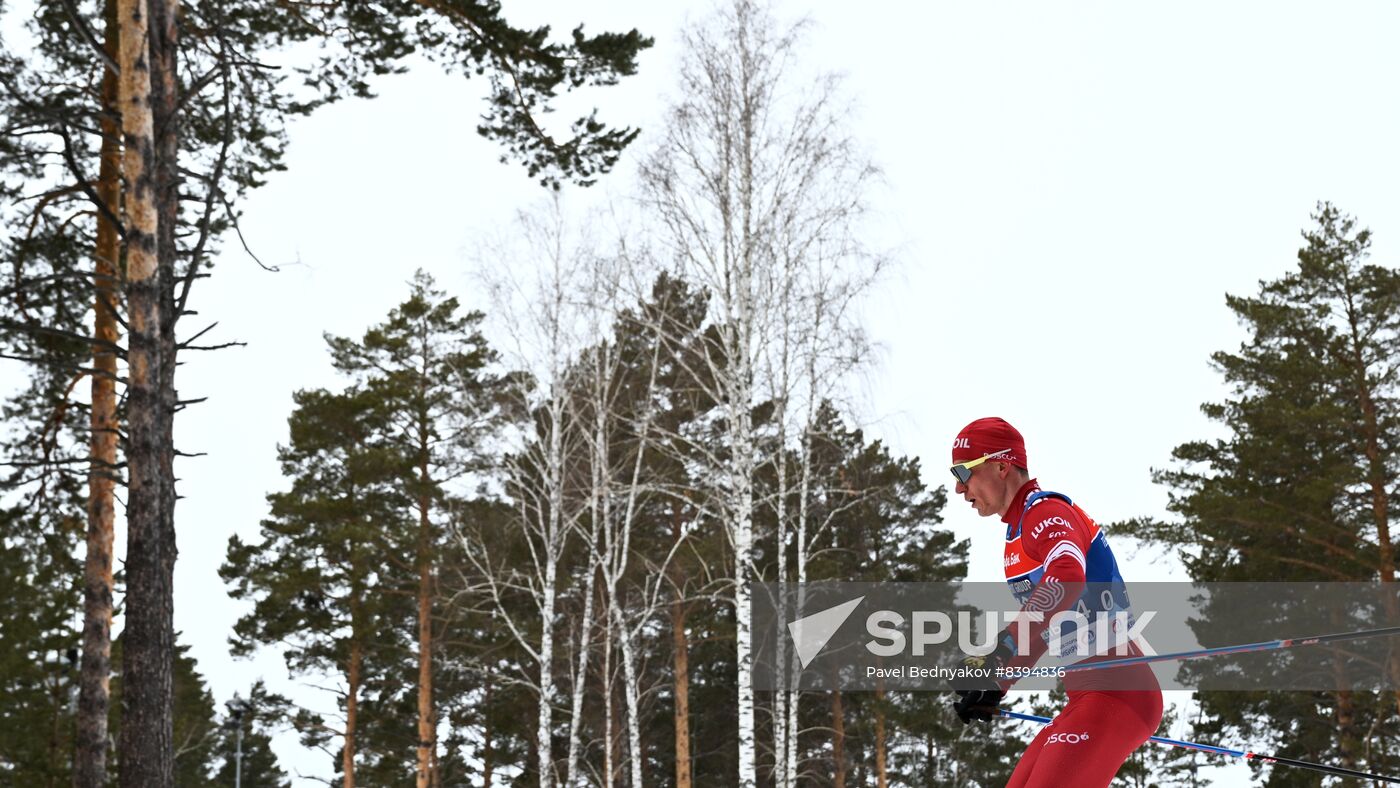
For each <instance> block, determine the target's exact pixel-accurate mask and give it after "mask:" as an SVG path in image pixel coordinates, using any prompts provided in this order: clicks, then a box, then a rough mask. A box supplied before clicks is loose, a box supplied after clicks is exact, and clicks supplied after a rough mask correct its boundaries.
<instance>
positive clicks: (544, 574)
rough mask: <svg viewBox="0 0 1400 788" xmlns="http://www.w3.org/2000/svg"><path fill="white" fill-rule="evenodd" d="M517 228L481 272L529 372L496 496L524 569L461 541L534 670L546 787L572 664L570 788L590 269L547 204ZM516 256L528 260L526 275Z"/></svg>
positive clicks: (587, 624) (587, 626) (578, 674)
mask: <svg viewBox="0 0 1400 788" xmlns="http://www.w3.org/2000/svg"><path fill="white" fill-rule="evenodd" d="M517 229H518V235H517V237H518V238H519V239H520V240H521V241H522V242H523V246H524V247H525V248H524V249H523V250H522V249H521V248H519V247H512V246H511V245H505V244H503V245H500V246H498V248H496V249H493V250H492V257H493V258H494V261H495V265H494V266H491V267H489V268H488V270H485V271H483V277H484V279H485V280H486V284H487V287H488V291H489V293H490V295H491V301H492V303H493V304H494V306H495V317H496V320H497V323H498V324H499V326H500V328H501V330H502V333H503V334H505V335H507V336H508V340H506V341H504V342H503V343H502V345H503V347H504V349H505V353H506V357H507V363H508V365H510V366H512V367H514V368H518V369H521V370H525V371H527V372H528V374H529V378H530V381H529V385H525V386H522V387H521V388H520V389H519V392H518V394H519V396H520V397H521V399H522V402H521V404H520V407H521V411H522V412H523V413H524V414H526V416H527V418H526V420H525V422H524V428H523V434H522V435H520V440H519V444H518V446H517V447H516V450H515V451H514V452H513V453H512V454H511V455H510V456H509V457H508V459H507V463H506V468H505V469H504V474H505V477H506V478H505V485H506V495H507V497H508V498H509V499H510V500H511V503H512V504H513V507H514V510H515V516H516V523H515V525H516V526H517V527H518V529H519V535H520V537H521V538H522V539H523V541H524V542H525V547H526V552H527V554H528V561H527V562H525V565H524V566H523V567H522V566H520V565H517V564H516V563H515V562H512V561H511V560H510V556H509V554H507V553H506V552H505V551H504V550H503V549H502V546H501V545H495V544H491V543H489V542H487V541H485V540H482V539H480V538H479V536H478V535H476V534H475V533H473V532H472V531H471V529H469V528H468V529H464V530H463V531H462V532H461V533H460V535H459V536H460V538H461V539H462V540H463V541H464V543H465V544H464V552H465V554H466V556H467V557H468V560H469V561H471V562H472V564H473V570H474V572H475V578H473V580H474V582H475V583H477V584H479V585H480V587H481V590H482V593H483V594H484V595H485V596H486V598H487V603H486V604H487V605H488V606H489V607H490V608H491V609H492V610H493V612H494V613H495V615H496V616H498V618H499V619H500V621H501V622H502V623H503V625H504V627H505V629H506V631H508V632H509V633H510V634H511V637H512V639H513V640H515V641H516V642H517V643H518V645H519V646H520V647H521V648H522V649H523V650H524V651H525V653H527V654H528V655H529V657H530V659H531V661H532V662H533V663H534V665H535V667H536V671H535V673H534V675H524V676H521V677H519V678H518V679H517V680H519V681H522V682H524V683H526V684H527V685H529V686H530V687H531V689H532V691H533V692H534V693H535V694H536V697H537V701H538V703H537V707H536V710H535V713H536V730H535V737H536V751H537V757H538V759H539V784H540V786H541V788H553V786H555V785H557V784H560V781H561V775H560V774H559V770H558V764H557V763H556V756H555V754H554V750H553V735H554V729H555V705H556V702H557V700H558V699H557V697H556V696H557V694H558V686H559V683H558V681H557V678H556V674H555V671H556V670H557V669H558V665H557V663H558V662H559V660H560V658H561V655H563V654H565V653H573V654H574V656H575V658H576V666H571V667H570V672H571V677H572V681H571V693H570V698H569V711H570V716H569V723H568V726H569V727H568V731H569V733H568V751H567V754H566V756H565V761H564V770H563V774H562V784H564V785H566V786H567V785H572V784H574V782H575V780H576V778H577V775H578V773H579V767H578V761H579V757H580V749H581V747H580V741H579V735H580V724H581V721H582V718H583V700H584V686H585V683H586V676H587V675H588V663H589V659H590V656H591V654H592V650H593V648H592V643H591V639H592V635H593V630H594V616H595V614H594V611H593V604H594V588H595V581H596V577H597V563H596V562H597V560H598V555H597V553H594V552H591V551H590V553H589V555H588V556H587V557H586V558H585V559H584V563H585V565H584V568H583V569H582V571H581V572H580V575H581V577H579V578H577V580H578V582H580V583H581V586H582V590H580V591H578V593H577V594H575V596H577V598H578V599H579V600H580V601H581V603H582V605H583V609H582V613H581V615H580V617H579V619H578V620H576V621H575V622H573V623H574V626H573V627H571V631H572V632H573V633H575V636H576V638H577V639H576V640H575V641H573V642H570V643H557V642H556V640H557V638H559V637H560V636H561V635H562V634H563V631H562V630H561V628H560V622H559V621H558V617H559V611H558V604H559V602H560V594H561V590H562V589H561V584H568V581H569V578H568V577H561V576H560V575H561V572H563V571H567V569H566V567H565V561H566V558H567V554H568V553H569V552H570V551H571V550H573V551H574V552H578V551H577V550H576V549H575V548H576V543H577V541H578V540H577V538H576V532H577V529H578V528H579V526H580V523H581V522H583V521H585V520H588V519H589V518H588V516H587V515H588V510H589V507H591V506H596V505H597V503H598V502H597V500H596V499H595V498H593V497H592V496H588V495H584V496H580V495H578V494H577V489H576V488H577V487H578V485H579V484H580V482H579V479H578V477H579V476H580V475H585V474H588V473H589V472H590V471H589V470H588V459H587V451H588V446H587V444H588V426H587V425H583V424H580V423H579V422H578V420H577V419H576V418H575V416H576V413H575V412H574V409H573V408H572V407H571V404H570V397H571V396H572V395H573V393H574V392H573V387H574V385H575V384H574V382H573V381H571V376H572V375H575V374H576V373H577V369H576V368H575V366H574V362H575V360H576V359H577V358H578V357H579V354H580V353H581V352H582V350H583V349H584V348H585V347H586V346H587V345H589V344H590V343H591V341H592V339H593V337H590V335H589V334H590V316H589V314H588V311H589V310H590V309H591V306H590V305H589V304H587V302H586V299H581V298H579V295H578V294H579V293H581V292H583V291H584V290H585V288H586V284H587V281H588V276H589V274H590V273H591V265H590V261H589V259H588V257H589V255H590V253H589V252H587V251H584V250H586V248H587V245H588V244H587V242H586V241H580V240H577V239H575V238H572V237H570V232H571V229H570V228H568V227H567V225H566V222H565V219H564V214H563V208H562V206H561V204H560V202H559V200H558V198H557V197H556V198H555V199H554V200H553V201H552V202H551V203H550V204H549V206H548V207H547V208H546V209H545V210H540V211H536V212H522V213H521V214H520V216H519V219H518V223H517ZM521 256H524V257H525V258H526V261H527V264H526V265H524V266H522V265H520V263H521V260H520V259H519V258H520V257H521ZM591 525H592V526H594V527H595V528H596V526H599V525H601V520H600V519H598V518H592V520H591ZM596 536H597V534H596V532H595V533H593V534H592V537H593V538H595V539H596ZM519 596H524V597H525V598H527V599H528V600H529V607H528V609H529V610H530V611H532V612H533V620H530V618H528V617H527V616H525V615H522V614H521V612H520V608H519V606H516V605H512V604H510V602H509V600H510V598H511V597H519ZM566 637H567V636H566Z"/></svg>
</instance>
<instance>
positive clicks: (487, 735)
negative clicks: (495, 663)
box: [481, 670, 496, 788]
mask: <svg viewBox="0 0 1400 788" xmlns="http://www.w3.org/2000/svg"><path fill="white" fill-rule="evenodd" d="M491 683H492V682H491V671H489V670H488V671H486V686H485V695H484V697H483V698H482V704H481V706H482V715H481V719H482V725H481V788H491V777H492V773H493V772H494V771H495V768H496V765H495V762H494V761H492V760H491Z"/></svg>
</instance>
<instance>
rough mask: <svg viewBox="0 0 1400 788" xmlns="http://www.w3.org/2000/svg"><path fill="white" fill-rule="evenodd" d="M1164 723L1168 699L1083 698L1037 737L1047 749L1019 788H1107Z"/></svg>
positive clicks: (1128, 695)
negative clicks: (1163, 705)
mask: <svg viewBox="0 0 1400 788" xmlns="http://www.w3.org/2000/svg"><path fill="white" fill-rule="evenodd" d="M1161 721H1162V693H1161V692H1160V691H1146V692H1143V691H1136V692H1097V691H1090V692H1082V693H1071V694H1070V701H1069V703H1068V704H1066V705H1065V708H1064V710H1063V711H1061V712H1060V713H1059V715H1058V716H1056V717H1055V720H1054V722H1052V723H1050V724H1049V725H1047V726H1045V729H1044V730H1042V731H1041V732H1040V734H1039V735H1038V736H1036V741H1037V742H1042V739H1043V742H1042V743H1041V747H1040V750H1039V752H1038V753H1037V755H1036V758H1035V762H1034V764H1033V765H1032V766H1031V771H1030V774H1029V775H1028V776H1027V778H1026V780H1025V782H1024V783H1017V782H1016V775H1019V774H1020V772H1021V769H1020V767H1019V766H1018V767H1017V769H1016V773H1015V774H1014V775H1013V776H1012V782H1011V783H1008V785H1016V786H1017V787H1018V788H1021V786H1024V788H1063V786H1067V785H1073V786H1075V787H1076V788H1107V787H1108V784H1109V783H1110V782H1112V780H1113V776H1114V775H1115V774H1117V773H1118V770H1119V769H1120V768H1121V767H1122V766H1123V762H1124V761H1126V760H1127V759H1128V756H1129V755H1131V754H1132V753H1133V750H1136V749H1137V748H1138V747H1139V746H1141V745H1142V744H1143V743H1144V742H1146V741H1147V739H1148V737H1149V736H1151V735H1152V734H1154V733H1156V732H1157V726H1158V724H1160V723H1161Z"/></svg>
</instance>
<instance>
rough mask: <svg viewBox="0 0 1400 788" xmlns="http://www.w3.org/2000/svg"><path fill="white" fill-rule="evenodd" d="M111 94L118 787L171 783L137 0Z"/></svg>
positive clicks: (143, 31)
mask: <svg viewBox="0 0 1400 788" xmlns="http://www.w3.org/2000/svg"><path fill="white" fill-rule="evenodd" d="M117 9H118V11H117V12H118V17H119V19H120V22H121V32H120V35H119V38H120V46H119V52H120V60H119V63H120V67H121V76H120V79H119V80H118V100H119V105H120V106H121V110H122V137H123V140H124V143H125V144H124V153H123V157H122V171H123V175H124V176H125V179H126V183H127V184H128V187H127V191H126V194H125V196H124V207H125V213H126V222H127V227H126V235H127V304H128V309H129V325H130V348H129V351H128V380H129V383H128V395H127V397H128V399H127V402H128V413H129V418H128V448H127V457H128V462H129V471H128V473H129V481H128V485H129V487H128V489H129V492H128V499H127V519H128V529H127V562H126V573H127V594H126V627H125V632H124V634H123V638H124V644H123V645H124V647H123V652H122V675H123V679H124V683H125V688H124V692H123V708H122V712H123V713H122V729H121V748H120V752H121V771H120V780H121V786H122V788H173V783H174V774H173V770H172V768H173V764H174V757H173V749H172V744H173V742H172V732H171V717H170V702H171V674H170V661H171V656H172V654H173V649H172V646H173V643H172V642H171V641H172V640H173V638H172V637H171V633H170V617H169V613H170V609H169V606H168V604H167V603H168V599H169V597H168V594H167V593H164V592H168V590H169V588H168V585H166V586H163V585H162V582H161V580H162V564H163V563H164V560H163V559H164V557H165V555H166V553H167V551H168V550H170V549H172V547H173V545H169V544H167V543H166V542H165V540H164V539H163V538H162V536H163V534H162V533H161V531H162V521H161V504H162V500H163V496H162V494H161V487H162V485H163V479H164V478H165V477H164V476H163V475H162V471H163V470H164V468H163V466H162V462H161V460H162V457H161V451H160V449H161V437H162V433H161V420H160V418H159V414H158V411H159V409H160V405H161V396H160V391H159V386H160V381H161V344H160V327H161V309H160V307H161V300H160V296H161V293H160V288H159V277H158V273H157V268H158V266H159V262H158V260H157V254H156V241H157V231H158V229H159V228H158V223H159V214H158V211H157V205H156V185H155V139H154V118H153V114H152V104H151V61H150V53H149V49H148V45H147V41H148V34H149V8H148V6H147V3H146V0H120V2H119V3H118V6H117Z"/></svg>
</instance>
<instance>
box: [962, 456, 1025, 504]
mask: <svg viewBox="0 0 1400 788" xmlns="http://www.w3.org/2000/svg"><path fill="white" fill-rule="evenodd" d="M1010 474H1011V464H1010V463H1006V462H987V463H983V464H981V465H979V466H977V467H976V468H973V469H972V476H971V477H970V478H968V480H967V481H966V482H958V483H957V485H956V486H955V487H954V488H953V490H954V492H956V493H957V494H959V495H961V496H962V497H963V500H964V501H967V502H968V503H970V504H972V508H974V509H976V510H977V514H979V515H981V516H983V517H991V516H992V515H997V516H1000V515H1002V514H1005V513H1006V510H1007V509H1009V508H1010V507H1011V498H1012V496H1014V495H1015V494H1016V491H1015V490H1011V491H1010V492H1009V493H1008V492H1007V490H1008V487H1009V485H1008V483H1007V478H1008V477H1009V476H1010Z"/></svg>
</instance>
